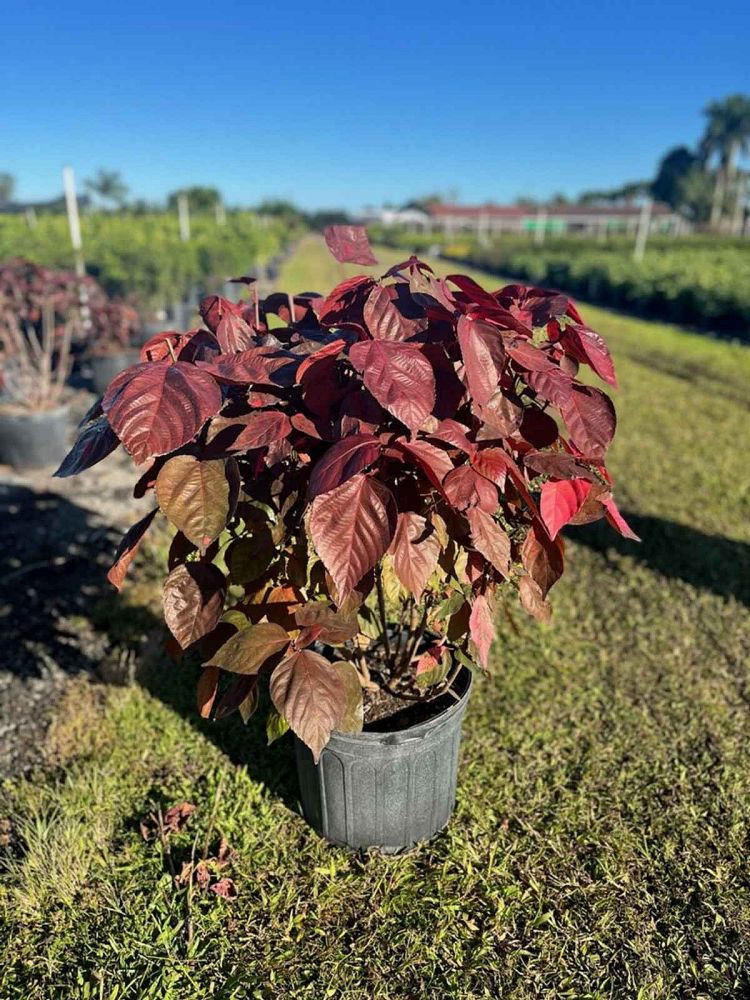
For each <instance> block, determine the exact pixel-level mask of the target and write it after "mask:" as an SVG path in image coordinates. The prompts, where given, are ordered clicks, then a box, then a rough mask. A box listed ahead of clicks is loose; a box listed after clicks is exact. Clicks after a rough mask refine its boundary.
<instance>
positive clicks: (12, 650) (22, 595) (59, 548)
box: [0, 390, 148, 777]
mask: <svg viewBox="0 0 750 1000" xmlns="http://www.w3.org/2000/svg"><path fill="white" fill-rule="evenodd" d="M93 400H94V397H93V396H92V395H91V394H90V393H88V392H86V391H83V390H79V391H77V392H76V393H75V395H74V397H73V399H72V401H71V402H72V406H71V410H72V414H71V426H70V435H71V439H72V437H73V435H74V428H75V424H76V423H77V421H78V419H79V418H80V416H82V414H83V413H84V412H85V411H86V409H87V408H88V407H89V406H90V405H91V403H92V402H93ZM52 471H53V470H44V471H40V472H33V473H26V474H20V473H16V472H14V471H13V470H12V469H10V468H9V467H8V466H0V637H1V638H2V646H1V647H0V648H2V657H0V777H7V776H9V775H14V774H18V773H22V772H25V771H28V769H29V768H30V767H32V766H34V765H35V764H38V763H41V762H42V761H43V759H44V743H45V733H46V729H47V726H48V724H49V719H50V714H51V709H52V708H53V707H54V705H55V703H56V702H57V701H58V699H59V698H60V696H61V694H62V692H63V691H64V689H65V686H66V684H67V683H69V681H70V679H71V678H72V677H74V676H76V675H77V674H81V673H83V672H85V673H88V674H90V675H93V676H98V677H101V678H102V679H106V680H118V679H122V680H124V679H127V677H128V676H129V674H130V673H132V669H133V663H132V659H133V653H132V650H127V649H124V648H122V647H119V648H118V647H117V646H113V645H112V644H111V642H110V640H109V639H108V637H107V636H106V635H105V634H104V633H102V632H101V631H98V630H97V629H96V628H95V627H94V626H93V624H92V623H91V621H90V612H91V610H92V609H93V608H94V607H95V606H96V604H97V602H98V601H100V600H101V599H102V598H104V597H105V596H107V595H108V594H111V592H112V588H111V586H110V585H109V583H107V580H106V572H107V569H108V568H109V566H110V565H111V562H112V557H113V554H114V551H115V549H116V547H117V544H118V542H119V540H120V537H121V535H122V533H123V531H124V530H125V529H126V528H127V527H128V526H129V525H130V524H132V523H134V522H135V521H136V520H138V518H139V517H141V516H142V514H143V513H144V512H145V510H146V509H147V508H148V501H144V500H134V499H133V497H132V486H133V482H134V475H133V466H132V462H131V460H130V458H129V457H128V455H127V454H126V453H125V452H124V450H122V449H118V451H116V452H115V453H114V454H112V455H110V456H108V457H107V458H106V459H105V460H104V461H103V462H101V463H100V464H99V465H97V466H95V467H94V468H92V469H89V470H88V471H86V472H85V473H83V474H82V475H81V476H77V477H74V478H71V479H53V478H52V476H51V472H52Z"/></svg>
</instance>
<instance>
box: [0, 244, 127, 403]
mask: <svg viewBox="0 0 750 1000" xmlns="http://www.w3.org/2000/svg"><path fill="white" fill-rule="evenodd" d="M139 326H140V321H139V317H138V313H137V312H136V311H135V309H133V308H131V307H130V306H128V305H126V304H125V303H124V302H120V301H118V300H115V299H110V298H109V297H108V296H107V294H106V293H105V292H104V290H103V289H102V288H101V287H100V286H99V285H98V284H97V283H96V281H94V279H93V278H91V277H90V276H88V275H85V276H83V277H79V276H78V275H76V274H75V273H74V272H73V271H65V270H56V269H55V268H50V267H42V266H41V265H39V264H33V263H31V261H28V260H24V259H23V258H21V257H18V258H14V259H12V260H7V261H3V262H1V263H0V386H2V389H3V396H2V398H0V402H4V403H8V404H10V405H18V406H22V407H24V408H26V409H28V410H44V409H49V408H51V407H53V406H57V405H58V404H59V403H60V401H61V400H62V398H63V397H64V394H65V391H66V387H65V379H66V378H67V376H68V373H69V371H68V369H69V367H70V354H71V350H74V349H75V348H76V347H78V348H81V349H84V348H85V349H86V350H87V351H89V352H90V353H92V354H106V353H111V352H117V351H122V350H124V349H126V348H127V347H129V346H130V343H131V339H132V337H133V336H134V334H135V333H136V332H137V331H138V329H139Z"/></svg>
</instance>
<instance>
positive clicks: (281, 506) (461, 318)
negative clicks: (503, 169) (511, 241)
mask: <svg viewBox="0 0 750 1000" xmlns="http://www.w3.org/2000/svg"><path fill="white" fill-rule="evenodd" d="M326 238H327V242H328V244H329V247H330V248H331V249H332V252H333V253H334V255H335V256H336V257H337V259H338V260H343V261H354V262H357V263H361V264H372V263H375V260H374V258H373V257H372V254H371V251H370V249H369V246H368V244H367V239H366V235H365V233H364V231H363V230H361V229H359V228H358V227H332V228H331V229H330V230H328V231H327V233H326ZM237 280H240V281H247V282H251V281H252V279H249V278H245V279H237ZM201 314H202V317H203V320H204V322H205V329H198V330H192V331H190V332H188V333H175V332H171V331H167V332H165V333H162V334H158V335H157V336H156V337H154V338H152V340H151V341H150V342H149V343H148V344H146V345H145V346H144V348H143V350H142V360H141V362H140V363H139V364H137V365H135V366H133V367H131V368H129V369H127V370H126V371H124V372H122V373H121V374H120V375H118V376H117V377H116V378H115V379H114V381H113V382H112V383H111V385H110V386H109V387H108V389H107V391H106V393H105V394H104V397H103V399H102V401H101V403H100V404H99V405H98V406H97V407H95V408H94V410H93V411H92V413H91V414H90V416H89V419H88V420H87V422H86V423H85V424H84V426H83V428H82V430H81V433H80V436H79V439H78V442H77V443H76V445H75V446H74V448H73V449H72V451H71V453H70V454H69V456H68V458H67V459H66V460H65V462H64V463H63V466H62V467H61V469H60V471H59V474H60V475H70V474H73V473H75V472H79V471H81V470H82V469H85V468H88V467H89V466H90V465H92V464H93V463H94V462H95V461H97V460H98V459H99V458H100V457H102V455H103V454H106V453H107V452H108V451H110V450H112V448H114V447H116V446H117V443H118V441H121V442H122V444H123V445H124V446H125V448H126V449H127V450H128V451H129V453H130V454H131V456H132V457H133V458H134V460H135V462H136V463H137V464H138V465H139V466H141V472H142V474H141V478H140V480H139V482H138V485H137V486H136V493H137V494H138V495H143V494H145V493H153V494H154V496H155V500H156V504H157V506H155V507H154V508H153V510H151V511H150V512H149V513H148V514H146V516H145V517H144V518H143V519H142V520H141V521H139V522H138V524H136V525H134V526H133V527H132V528H131V529H130V531H129V532H128V533H127V534H126V536H125V538H124V539H123V542H122V544H121V546H120V549H119V551H118V553H117V556H116V559H115V563H114V565H113V567H112V570H111V571H110V574H109V576H110V580H111V581H112V582H113V583H114V584H115V585H117V586H120V585H121V583H122V581H123V578H124V575H125V572H126V570H127V567H128V565H129V564H130V562H131V561H132V559H133V557H134V555H135V552H136V551H137V548H138V546H139V544H140V542H141V540H142V538H143V537H144V535H145V533H146V532H147V530H148V528H149V525H150V524H151V523H152V521H153V519H154V517H155V516H156V514H157V512H158V510H161V512H162V514H163V515H164V516H166V518H167V519H168V520H169V521H170V522H171V523H172V525H173V526H174V528H175V530H176V533H175V536H174V540H173V542H172V545H171V550H170V553H169V575H168V577H167V579H166V582H165V584H164V614H165V619H166V622H167V625H168V627H169V629H170V631H171V633H172V636H173V641H174V644H175V645H176V646H178V647H179V648H180V649H182V650H193V649H195V650H196V651H197V652H198V653H199V655H200V657H201V660H202V662H203V664H204V666H203V669H202V672H201V674H200V677H199V680H198V710H199V711H200V714H201V715H202V716H203V717H205V718H213V719H221V718H223V717H225V716H226V715H228V714H229V713H231V712H234V711H238V712H239V713H240V714H241V715H242V717H243V719H245V720H247V719H248V718H249V717H250V716H251V715H252V714H253V713H254V712H255V711H256V710H257V709H258V707H259V706H260V705H261V704H267V703H268V704H269V707H268V709H267V711H268V717H267V727H268V731H269V733H270V734H271V735H278V734H280V733H282V732H283V731H284V730H285V729H286V728H287V727H290V728H291V729H292V730H293V732H294V737H295V741H296V747H297V761H298V770H299V776H300V786H301V791H302V800H303V805H304V810H305V814H306V816H307V818H308V820H309V822H310V823H311V824H312V825H313V826H314V827H315V829H316V830H318V831H320V832H321V833H322V834H323V835H324V836H326V837H327V838H328V839H330V840H332V841H334V842H336V843H343V844H347V845H349V846H350V847H353V848H366V847H379V848H381V849H383V850H387V851H395V850H400V849H403V848H406V847H409V846H410V845H412V844H414V843H415V842H417V841H419V840H423V839H427V838H429V837H431V836H432V835H433V834H434V833H436V832H437V831H438V830H439V829H440V828H441V827H443V826H444V825H445V824H446V823H447V822H448V820H449V818H450V815H451V812H452V809H453V803H454V793H455V782H456V768H457V760H458V744H459V736H460V726H461V718H462V716H463V713H464V711H465V708H466V703H467V699H468V696H469V691H470V687H471V676H472V671H473V669H474V667H475V664H478V666H479V667H480V668H481V669H484V670H486V669H488V667H489V654H490V646H491V643H492V640H493V635H494V626H493V621H494V618H495V611H496V607H497V604H498V601H500V600H501V599H502V600H505V599H506V598H507V596H508V595H510V594H516V595H517V598H518V599H520V602H521V605H522V606H523V608H524V609H525V610H526V611H527V612H528V613H530V614H531V615H534V616H535V617H537V618H540V619H542V620H546V619H547V618H548V617H549V614H550V608H549V604H548V602H547V594H548V592H549V590H550V588H551V587H552V585H553V584H554V583H555V581H556V580H557V579H559V577H560V575H561V574H562V572H563V554H564V546H563V541H562V539H561V537H560V534H559V532H560V529H561V528H562V527H563V525H564V524H566V523H581V522H585V521H592V520H595V519H597V518H602V517H604V518H607V520H609V521H610V523H611V524H612V525H613V527H614V528H615V529H616V530H618V531H620V532H621V533H623V534H626V535H628V536H631V537H632V532H631V531H630V529H629V528H628V526H627V524H626V523H625V521H624V520H623V518H622V516H621V515H620V513H619V511H618V509H617V506H616V505H615V501H614V499H613V496H612V480H611V478H610V476H609V473H608V472H607V470H606V467H605V464H604V462H605V453H606V451H607V447H608V446H609V444H610V441H611V440H612V437H613V434H614V431H615V414H614V409H613V407H612V403H611V402H610V400H609V398H608V397H607V396H606V395H605V394H604V393H603V392H602V391H601V390H600V389H598V388H593V387H590V386H588V385H585V384H583V383H582V382H581V381H579V380H578V379H577V377H576V375H577V371H578V367H579V365H580V364H584V365H587V366H589V367H590V368H592V369H593V370H594V372H595V373H596V374H597V375H599V376H600V377H601V378H602V379H604V381H605V382H608V383H609V384H611V385H614V384H615V375H614V370H613V366H612V361H611V358H610V355H609V352H608V351H607V348H606V346H605V344H604V342H603V340H602V339H601V337H599V336H598V334H596V333H594V332H593V331H592V330H590V329H589V328H588V327H587V326H585V325H584V323H583V321H582V319H581V317H580V315H579V313H578V312H577V310H576V309H575V307H574V306H573V304H572V303H571V302H570V301H569V299H567V298H566V297H565V296H563V295H560V294H557V293H554V292H548V291H544V290H539V289H534V288H525V287H522V286H518V285H512V286H508V287H506V288H503V289H501V290H499V291H496V292H489V291H486V290H485V289H483V288H481V287H480V286H479V285H478V284H476V282H474V281H472V280H471V279H470V278H467V277H465V276H462V275H451V276H449V277H447V278H445V279H442V278H439V277H437V276H436V275H435V274H434V273H433V272H432V271H431V269H430V268H429V267H428V266H427V265H426V264H424V263H422V262H421V261H419V260H418V259H416V258H414V257H412V258H411V259H410V260H408V261H405V262H404V263H402V264H400V265H397V266H395V267H392V268H390V269H389V270H388V271H387V273H386V274H385V275H384V277H383V278H382V279H380V280H376V279H374V278H372V277H368V276H359V277H355V278H351V279H349V280H347V281H345V282H343V283H342V284H341V285H339V286H338V287H337V288H335V289H334V290H333V291H332V292H331V293H330V294H329V295H327V296H322V295H316V294H305V295H300V296H296V297H291V296H288V295H285V294H280V293H279V294H274V295H270V296H269V297H267V298H266V299H265V300H263V301H260V302H259V301H257V299H256V300H255V301H253V302H251V303H244V302H240V303H235V302H230V301H228V300H226V299H222V298H219V297H215V296H214V297H211V298H208V299H205V300H204V301H203V303H202V306H201ZM563 428H566V430H564V429H563ZM266 688H267V690H268V692H269V694H270V702H267V699H266V697H265V695H264V694H263V693H262V692H263V689H266Z"/></svg>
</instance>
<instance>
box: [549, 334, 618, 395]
mask: <svg viewBox="0 0 750 1000" xmlns="http://www.w3.org/2000/svg"><path fill="white" fill-rule="evenodd" d="M560 343H561V344H562V348H563V350H564V351H565V352H566V354H570V355H572V357H574V358H575V359H576V361H580V362H581V363H582V364H584V365H588V366H589V367H590V368H593V370H594V371H595V372H596V374H597V375H598V376H599V378H601V379H603V380H604V381H605V382H608V383H609V384H610V385H611V386H614V388H617V378H616V376H615V366H614V364H613V362H612V355H611V354H610V353H609V348H608V347H607V345H606V344H605V342H604V340H603V338H602V337H600V336H599V334H598V333H595V332H594V331H593V330H590V329H589V328H588V327H586V326H579V325H576V324H568V325H567V326H566V327H564V329H563V330H562V333H561V334H560Z"/></svg>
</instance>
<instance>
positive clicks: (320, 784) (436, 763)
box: [294, 668, 471, 853]
mask: <svg viewBox="0 0 750 1000" xmlns="http://www.w3.org/2000/svg"><path fill="white" fill-rule="evenodd" d="M453 689H454V691H455V692H456V693H457V694H459V699H458V700H457V701H456V702H455V703H454V704H453V705H450V706H449V707H448V708H446V709H445V710H444V711H443V712H441V713H440V715H437V716H435V718H433V719H429V720H427V721H426V722H420V723H419V724H417V725H415V726H412V727H411V728H410V729H406V730H403V731H402V732H395V733H388V732H372V733H371V732H364V733H333V735H332V736H331V739H330V741H329V743H328V744H327V746H326V747H325V749H324V750H323V753H322V754H321V755H320V761H319V762H318V764H317V765H316V764H315V763H314V761H313V758H312V754H311V753H310V751H309V750H308V749H307V747H306V746H305V745H304V743H302V742H301V740H298V739H297V738H296V737H295V741H294V742H295V751H296V757H297V774H298V776H299V784H300V792H301V796H302V806H303V809H304V813H305V818H306V819H307V821H308V823H309V824H310V825H311V826H312V827H313V828H314V829H315V830H317V832H318V833H320V834H321V835H322V836H323V837H325V838H326V840H329V841H331V842H332V843H334V844H340V845H344V846H347V847H351V848H353V849H355V850H360V849H367V848H379V849H380V850H381V851H384V852H386V853H396V852H398V851H403V850H406V849H408V848H410V847H413V846H414V845H415V844H417V843H419V841H424V840H429V839H430V838H431V837H433V836H434V835H435V834H436V833H438V832H439V831H440V830H442V829H443V827H445V826H446V825H447V823H448V821H449V820H450V818H451V815H452V813H453V808H454V805H455V801H456V779H457V775H458V756H459V746H460V743H461V725H462V722H463V717H464V713H465V712H466V706H467V704H468V701H469V694H470V691H471V671H469V670H467V669H466V668H464V669H463V670H462V671H461V673H460V674H459V675H458V677H457V678H456V681H455V683H454V688H453Z"/></svg>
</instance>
